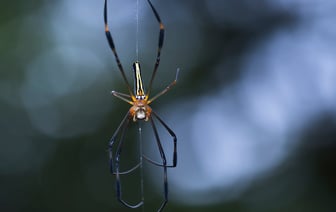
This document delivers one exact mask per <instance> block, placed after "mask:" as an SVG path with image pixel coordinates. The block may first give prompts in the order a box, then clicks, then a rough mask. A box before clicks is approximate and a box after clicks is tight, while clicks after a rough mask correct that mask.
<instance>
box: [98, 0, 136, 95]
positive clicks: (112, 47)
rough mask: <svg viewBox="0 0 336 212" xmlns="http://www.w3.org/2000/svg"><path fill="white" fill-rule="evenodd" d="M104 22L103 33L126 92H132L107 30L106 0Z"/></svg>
mask: <svg viewBox="0 0 336 212" xmlns="http://www.w3.org/2000/svg"><path fill="white" fill-rule="evenodd" d="M104 24H105V35H106V38H107V41H108V43H109V45H110V48H111V50H112V52H113V54H114V57H115V59H116V62H117V65H118V67H119V70H120V72H121V75H122V77H123V79H124V81H125V84H126V86H127V89H128V92H129V93H130V94H132V90H131V86H130V84H129V82H128V80H127V78H126V75H125V71H124V68H123V66H122V65H121V62H120V59H119V56H118V54H117V50H116V48H115V45H114V42H113V38H112V35H111V33H110V30H109V27H108V23H107V0H105V3H104Z"/></svg>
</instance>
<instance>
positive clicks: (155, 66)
mask: <svg viewBox="0 0 336 212" xmlns="http://www.w3.org/2000/svg"><path fill="white" fill-rule="evenodd" d="M147 1H148V3H149V5H150V7H151V9H152V11H153V13H154V15H155V18H156V20H157V21H158V22H159V25H160V31H159V43H158V50H157V55H156V62H155V65H154V69H153V73H152V77H151V79H150V81H149V86H148V92H147V95H148V96H149V94H150V92H151V89H152V84H153V81H154V78H155V75H156V72H157V69H158V67H159V64H160V56H161V49H162V46H163V40H164V25H163V23H162V21H161V18H160V16H159V14H158V12H157V11H156V9H155V8H154V6H153V4H152V2H151V1H150V0H147Z"/></svg>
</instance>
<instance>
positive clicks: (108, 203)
mask: <svg viewBox="0 0 336 212" xmlns="http://www.w3.org/2000/svg"><path fill="white" fill-rule="evenodd" d="M135 2H136V1H135V0H111V1H109V14H110V15H109V23H110V29H111V32H112V34H113V37H114V40H115V43H116V46H117V50H118V53H119V55H120V58H121V60H122V63H123V65H124V67H125V70H127V71H128V72H130V70H131V64H132V62H133V61H135V60H136V59H137V56H136V51H135V45H136V41H138V42H139V60H140V61H141V62H142V68H143V75H146V76H144V77H145V81H146V82H148V79H149V75H150V70H152V66H153V64H154V61H155V54H156V48H157V46H156V45H157V36H158V34H157V33H158V26H157V23H156V21H155V19H154V16H153V14H152V13H151V11H150V9H149V7H148V5H147V2H146V1H143V0H140V11H139V13H140V14H139V17H140V18H139V20H136V18H135V11H136V3H135ZM152 2H153V4H154V5H155V7H156V8H157V10H158V12H159V14H160V16H161V18H162V20H163V22H164V24H165V27H166V37H165V43H164V47H163V53H162V57H161V60H162V61H161V65H160V68H159V71H158V74H157V78H156V81H155V83H154V90H155V91H156V92H157V91H159V90H160V89H162V88H164V87H165V86H166V85H168V84H169V83H170V82H171V81H172V80H173V79H174V76H175V70H176V69H177V68H181V72H180V78H179V82H178V84H177V86H176V87H174V88H173V89H172V90H171V91H169V93H167V94H166V95H165V96H162V97H161V98H160V99H158V100H157V101H156V102H155V103H153V108H154V109H155V110H156V111H158V113H159V114H160V115H161V117H162V118H163V119H164V120H166V121H167V124H168V125H169V126H170V127H171V128H172V129H173V130H174V131H175V132H176V134H177V136H178V142H179V150H178V157H179V161H178V167H177V168H176V170H173V169H169V179H168V180H169V183H170V184H169V186H170V187H169V191H170V201H169V203H168V205H167V208H166V210H165V211H200V212H201V211H218V212H219V211H221V212H222V211H235V212H238V211H242V212H243V211H244V212H245V211H256V212H257V211H258V212H260V211H267V212H269V211H274V212H277V211H293V212H294V211H295V212H296V211H305V212H309V211H312V212H313V211H330V212H331V211H336V204H335V199H336V180H335V179H336V169H335V164H336V116H335V115H336V94H335V92H336V83H335V82H336V69H335V68H336V62H335V60H334V56H335V55H336V54H335V53H336V52H335V50H336V48H335V47H336V45H335V44H336V43H335V41H336V39H335V38H336V29H335V28H334V27H333V26H334V23H335V18H336V15H335V14H334V12H333V11H334V10H333V8H335V7H336V3H334V2H333V1H327V0H325V1H321V2H317V1H316V2H315V1H300V0H293V1H286V0H276V1H274V0H270V1H267V0H255V1H244V0H238V1H220V0H212V1H202V0H194V1H192V2H191V1H177V0H171V1H162V0H161V1H160V0H152ZM102 12H103V1H87V0H84V1H79V0H67V1H65V0H63V1H43V0H35V1H23V0H18V1H15V2H14V1H12V2H9V1H8V2H6V3H3V4H2V6H1V7H0V112H1V119H0V120H1V121H0V126H1V128H0V129H1V131H0V132H1V133H0V135H1V148H0V185H1V189H0V211H10V212H12V211H25V212H27V211H34V212H36V211H81V212H85V211H97V210H98V211H131V210H130V209H127V208H124V207H123V206H121V205H120V204H119V203H118V202H117V201H116V197H115V185H114V177H113V176H111V175H110V173H109V167H108V151H107V150H108V141H109V139H110V137H111V136H112V134H113V132H114V130H115V129H116V128H117V126H118V124H119V123H120V121H121V120H122V117H123V116H124V114H125V113H126V112H127V109H128V105H127V104H125V103H124V102H121V101H119V100H118V99H116V98H113V97H112V96H111V95H110V91H111V90H117V91H121V92H125V91H126V89H125V88H126V87H125V85H124V84H123V81H122V78H121V76H120V73H119V71H118V69H117V66H116V64H115V59H114V58H113V55H112V53H111V51H110V49H109V48H108V44H107V41H106V38H105V34H104V25H103V13H102ZM137 23H139V33H138V34H137V33H136V31H135V29H136V24H137ZM148 70H149V71H148ZM131 76H132V75H131V74H129V75H128V77H129V79H131ZM129 81H130V80H129ZM148 130H149V129H148ZM145 133H146V132H145ZM160 133H162V129H161V130H160ZM145 137H146V138H148V137H149V138H151V137H152V132H149V133H146V136H145ZM162 138H163V139H162V141H163V142H166V141H165V140H166V138H167V139H170V138H169V137H167V135H164V136H162ZM136 140H137V137H136V126H132V127H131V128H130V133H129V135H128V137H127V141H128V142H129V145H130V146H132V145H134V147H133V148H134V149H131V150H130V153H129V154H126V155H124V156H123V157H122V158H123V160H134V158H135V155H136V150H137V145H136V142H135V141H136ZM148 140H150V139H148ZM168 142H169V141H168ZM145 147H146V148H147V149H149V150H148V151H153V152H155V151H156V149H155V148H152V147H151V143H150V142H147V143H146V145H145ZM168 149H169V147H168ZM168 154H169V153H167V155H168ZM157 172H161V170H160V169H157V168H155V169H153V168H151V167H148V168H147V167H146V169H145V187H146V188H147V190H146V196H145V200H146V204H145V211H155V208H157V207H158V205H159V203H160V201H161V200H162V177H161V176H158V175H156V173H157ZM123 182H124V184H123V186H124V187H125V190H124V191H123V192H124V193H125V197H127V198H128V197H129V196H131V197H130V198H134V197H132V194H134V193H135V194H136V195H137V191H134V190H137V189H135V188H138V183H139V181H137V180H133V179H129V180H127V179H125V181H123ZM147 193H148V195H147ZM136 195H135V196H136ZM140 210H142V209H141V208H140V209H139V210H134V211H140Z"/></svg>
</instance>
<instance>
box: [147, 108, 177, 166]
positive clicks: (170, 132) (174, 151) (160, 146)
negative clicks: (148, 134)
mask: <svg viewBox="0 0 336 212" xmlns="http://www.w3.org/2000/svg"><path fill="white" fill-rule="evenodd" d="M152 115H153V116H154V117H155V118H156V119H157V120H158V121H159V122H160V124H162V126H163V127H164V128H165V129H166V130H167V131H168V133H169V134H170V136H171V137H172V138H173V145H174V150H173V163H172V164H171V165H167V164H165V163H159V162H156V161H154V160H152V159H150V158H148V157H147V156H146V155H143V158H144V159H146V160H147V161H148V162H150V163H152V164H154V165H156V166H161V167H167V168H174V167H176V165H177V138H176V135H175V133H174V131H173V130H172V129H170V128H169V127H168V125H167V124H166V123H165V122H164V121H163V120H162V119H161V118H160V117H159V116H158V115H157V114H156V113H155V112H154V111H152ZM152 122H153V121H152ZM153 129H154V133H155V131H156V133H155V134H157V129H156V127H155V125H154V126H153ZM155 138H156V140H157V142H158V143H159V144H158V146H159V150H160V148H161V149H162V145H161V142H160V139H159V136H158V135H157V136H155ZM162 150H163V149H162ZM160 153H161V150H160Z"/></svg>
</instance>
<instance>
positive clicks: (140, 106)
mask: <svg viewBox="0 0 336 212" xmlns="http://www.w3.org/2000/svg"><path fill="white" fill-rule="evenodd" d="M147 2H148V4H149V6H150V8H151V10H152V12H153V14H154V16H155V18H156V20H157V22H158V23H159V28H160V31H159V42H158V49H157V56H156V61H155V64H154V68H153V72H152V76H151V78H150V82H149V85H148V90H147V92H145V89H144V86H143V81H142V77H141V68H140V63H139V61H136V62H134V63H133V72H134V91H132V90H131V86H130V84H129V82H128V80H127V78H126V75H125V72H124V69H123V66H122V64H121V62H120V59H119V56H118V54H117V51H116V48H115V45H114V42H113V38H112V35H111V33H110V30H109V26H108V23H107V0H105V3H104V23H105V34H106V38H107V41H108V44H109V46H110V48H111V50H112V52H113V55H114V57H115V60H116V63H117V65H118V68H119V71H120V72H121V75H122V78H123V80H124V82H125V84H126V87H127V89H128V94H124V93H120V92H117V91H112V92H111V93H112V94H113V95H114V96H115V97H117V98H119V99H121V100H123V101H125V102H127V103H129V104H130V105H131V108H130V109H129V110H128V112H127V113H126V115H125V116H124V118H123V119H122V121H121V123H120V124H119V126H118V128H117V129H116V131H115V132H114V134H113V136H112V137H111V139H110V142H109V159H110V160H109V161H110V171H111V173H112V174H113V175H115V176H116V194H117V199H118V201H119V202H121V203H122V204H123V205H125V206H126V207H129V208H138V207H140V206H141V205H143V204H144V202H143V200H142V201H140V202H139V203H138V204H135V205H132V204H129V203H127V202H126V201H125V200H123V198H122V191H121V182H120V175H123V174H128V173H130V172H132V171H134V170H136V169H137V168H139V167H140V165H141V163H142V162H141V161H140V163H138V164H137V165H136V166H134V167H133V168H131V169H129V170H127V171H120V170H119V164H120V154H121V150H122V145H123V142H124V135H125V132H126V129H127V127H128V125H129V123H130V121H131V120H132V121H133V122H137V121H144V122H150V124H151V127H152V129H153V132H154V136H155V140H156V145H157V146H158V149H159V153H160V157H161V162H156V161H154V160H152V159H150V158H149V157H147V156H145V155H142V157H143V158H145V159H146V160H147V161H148V162H150V163H151V164H154V165H156V166H159V167H162V168H163V198H164V199H163V201H162V203H161V206H160V208H159V209H158V211H162V210H163V208H164V207H165V205H166V204H167V202H168V180H167V168H173V167H176V165H177V138H176V135H175V133H174V132H173V130H171V129H170V128H169V127H168V125H167V124H166V123H165V122H164V121H163V120H162V119H161V118H160V117H159V116H158V115H157V114H156V113H155V112H154V111H153V110H152V108H151V107H150V106H149V104H150V103H152V102H153V101H154V100H155V99H157V98H158V97H160V96H161V95H163V94H165V93H166V92H167V91H168V90H170V89H171V88H172V87H173V86H174V85H175V84H176V82H177V78H178V73H179V69H177V71H176V76H175V80H174V81H173V82H171V83H170V84H169V85H168V86H167V87H166V88H165V89H163V90H162V91H161V92H159V93H158V94H156V95H155V96H154V97H151V98H149V97H150V93H151V88H152V84H153V81H154V78H155V75H156V72H157V70H158V67H159V64H160V55H161V48H162V45H163V40H164V32H165V29H164V25H163V23H162V21H161V19H160V16H159V14H158V12H157V11H156V9H155V8H154V6H153V4H152V3H151V1H150V0H147ZM154 118H155V119H156V120H157V121H158V122H159V123H160V124H161V125H162V126H163V127H164V128H165V129H166V130H167V132H168V133H169V134H170V136H171V137H172V140H173V149H174V150H173V160H172V164H167V160H166V156H165V152H164V149H163V147H162V144H161V141H160V137H159V134H158V131H157V128H156V125H155V123H154V120H153V119H154ZM119 133H121V134H120V139H119V144H118V146H117V148H116V151H115V155H113V150H112V147H113V144H114V143H115V141H116V138H117V136H118V135H119Z"/></svg>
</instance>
